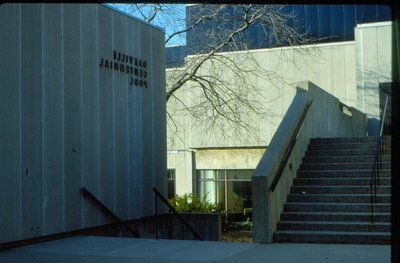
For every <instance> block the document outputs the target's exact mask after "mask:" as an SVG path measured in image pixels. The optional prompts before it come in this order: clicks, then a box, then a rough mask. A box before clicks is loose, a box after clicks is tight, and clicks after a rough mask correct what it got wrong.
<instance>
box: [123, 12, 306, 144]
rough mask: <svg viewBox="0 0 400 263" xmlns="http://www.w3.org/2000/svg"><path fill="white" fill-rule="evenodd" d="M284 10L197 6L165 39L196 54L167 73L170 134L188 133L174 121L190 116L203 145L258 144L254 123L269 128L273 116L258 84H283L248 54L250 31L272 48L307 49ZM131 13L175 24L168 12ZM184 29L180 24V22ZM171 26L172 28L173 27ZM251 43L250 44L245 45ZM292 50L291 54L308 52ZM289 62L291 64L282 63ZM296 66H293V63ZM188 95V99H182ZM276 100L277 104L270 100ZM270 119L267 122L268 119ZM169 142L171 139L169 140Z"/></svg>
mask: <svg viewBox="0 0 400 263" xmlns="http://www.w3.org/2000/svg"><path fill="white" fill-rule="evenodd" d="M284 7H285V6H283V5H253V4H239V5H207V4H205V5H198V6H196V12H194V13H193V14H190V17H188V21H189V22H188V23H186V24H184V26H183V29H182V28H181V29H179V30H175V31H173V32H172V33H170V34H169V35H167V36H166V44H167V45H168V43H169V42H170V41H171V40H172V39H174V38H176V37H180V36H182V35H184V34H187V35H189V34H190V36H192V37H193V38H194V41H196V42H197V45H196V49H195V50H190V51H189V52H190V53H191V54H192V55H190V56H188V57H187V58H186V60H185V66H184V67H183V68H180V69H176V70H170V71H169V72H168V74H167V75H168V80H167V91H166V100H167V103H168V106H169V107H168V109H169V112H168V113H167V114H168V125H169V131H170V133H171V134H173V136H174V137H176V138H180V139H181V140H182V141H184V140H185V138H182V137H183V135H182V134H181V135H182V136H180V135H179V134H180V133H179V131H180V130H181V129H187V128H188V127H187V123H186V122H185V121H184V120H178V119H179V115H181V116H184V112H188V113H190V115H191V121H190V125H191V126H192V129H193V127H195V128H194V130H196V131H197V132H198V135H199V136H201V137H202V140H203V142H206V141H207V140H208V139H209V138H211V137H214V139H215V140H221V139H226V138H223V137H226V136H228V137H230V138H235V140H236V141H238V140H239V141H240V140H243V143H245V142H246V141H249V139H250V138H251V140H252V141H259V140H260V138H258V134H259V132H258V128H259V127H257V124H256V123H254V121H253V120H254V119H257V118H258V119H263V120H266V121H268V122H271V121H272V119H271V117H273V116H272V115H273V113H272V111H271V109H270V106H269V105H267V103H266V102H268V101H270V100H271V99H274V98H271V97H268V92H267V93H266V91H265V90H263V88H262V87H260V84H259V83H260V81H256V82H255V81H254V80H255V79H263V80H267V81H270V82H274V83H275V84H276V88H279V87H280V85H283V84H288V80H286V79H284V78H283V77H281V76H280V75H279V74H277V72H274V71H271V70H267V69H265V67H264V66H263V65H262V64H261V63H260V61H259V60H258V59H257V58H256V56H257V54H255V53H254V52H252V51H251V49H252V48H254V45H253V43H252V42H251V38H249V37H248V35H249V34H250V32H251V31H257V36H258V38H259V39H262V41H264V42H266V43H269V45H270V46H272V47H279V46H294V45H296V46H297V45H304V44H310V43H311V42H312V40H311V39H308V38H307V37H306V32H304V31H303V32H297V31H296V30H295V29H294V28H293V27H292V26H291V23H293V21H294V19H296V17H295V14H293V13H288V12H285V11H284ZM129 8H130V9H131V10H130V11H128V12H131V13H132V12H135V13H136V14H138V13H139V14H140V15H141V16H142V17H141V18H142V19H144V20H146V21H148V22H152V21H155V18H156V16H158V15H163V16H164V17H163V20H164V21H175V22H178V21H179V20H178V18H177V16H176V13H174V12H173V8H171V7H170V6H163V5H159V4H154V5H149V4H147V5H138V4H135V5H130V7H129ZM180 22H181V23H183V21H180ZM175 24H176V23H175ZM249 40H250V41H249ZM309 50H310V49H305V50H302V49H297V51H296V52H309ZM286 59H293V58H286ZM293 62H295V61H293ZM185 93H186V94H188V93H190V94H191V96H190V99H188V98H187V96H185V95H184V94H185ZM275 99H276V98H275ZM268 118H269V119H268ZM170 139H171V138H170Z"/></svg>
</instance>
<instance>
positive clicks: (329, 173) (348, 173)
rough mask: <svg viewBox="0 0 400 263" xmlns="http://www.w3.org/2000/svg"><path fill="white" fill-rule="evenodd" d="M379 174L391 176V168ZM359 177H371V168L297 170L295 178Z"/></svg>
mask: <svg viewBox="0 0 400 263" xmlns="http://www.w3.org/2000/svg"><path fill="white" fill-rule="evenodd" d="M380 176H382V177H389V176H391V170H390V169H385V170H381V171H380ZM345 177H346V178H360V177H366V178H370V177H371V169H369V170H323V171H315V170H309V171H307V170H299V171H298V173H297V178H345Z"/></svg>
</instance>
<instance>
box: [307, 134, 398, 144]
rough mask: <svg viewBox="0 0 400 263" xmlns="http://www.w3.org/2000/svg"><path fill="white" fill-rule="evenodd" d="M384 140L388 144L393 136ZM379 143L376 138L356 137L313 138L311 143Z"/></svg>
mask: <svg viewBox="0 0 400 263" xmlns="http://www.w3.org/2000/svg"><path fill="white" fill-rule="evenodd" d="M382 138H383V140H384V141H385V142H387V143H390V142H391V141H392V136H390V135H389V136H384V137H382ZM365 142H375V143H376V142H377V137H376V136H367V137H355V138H311V139H310V143H365Z"/></svg>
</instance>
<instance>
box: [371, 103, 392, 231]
mask: <svg viewBox="0 0 400 263" xmlns="http://www.w3.org/2000/svg"><path fill="white" fill-rule="evenodd" d="M388 100H389V97H388V96H386V98H385V107H384V110H383V113H382V118H381V125H380V129H379V134H378V136H377V138H376V147H375V154H374V159H373V164H372V171H371V178H370V183H369V185H370V202H371V224H374V206H375V204H376V203H377V186H378V184H379V177H380V170H381V168H382V155H383V154H384V147H382V143H384V142H385V135H386V133H384V127H385V119H386V111H387V104H388Z"/></svg>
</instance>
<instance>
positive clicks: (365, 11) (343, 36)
mask: <svg viewBox="0 0 400 263" xmlns="http://www.w3.org/2000/svg"><path fill="white" fill-rule="evenodd" d="M205 7H206V8H205ZM207 7H209V8H207ZM215 8H216V5H208V6H207V5H187V6H186V26H187V27H190V26H191V25H192V24H193V22H194V21H195V19H194V18H195V17H196V16H197V17H198V16H199V14H200V13H204V12H207V10H209V12H211V11H212V10H213V9H215ZM282 11H283V12H284V13H287V14H290V13H292V12H293V14H294V15H295V16H294V17H293V19H290V20H289V21H288V23H289V26H291V27H292V28H294V29H295V30H296V31H297V32H298V33H301V34H306V36H307V37H308V38H313V39H316V43H324V42H325V43H326V42H339V41H351V40H354V27H355V26H356V25H357V24H362V23H372V22H380V21H390V20H392V18H391V9H390V6H388V5H376V4H375V5H348V4H343V5H328V4H314V5H306V4H296V5H287V6H285V7H284V8H283V10H282ZM234 13H235V8H234V6H233V5H227V6H226V7H224V8H223V9H222V10H221V11H220V16H219V17H220V18H219V19H223V18H224V16H233V15H234ZM231 26H234V25H229V24H225V25H224V26H222V27H221V23H219V21H218V19H217V20H215V19H213V20H208V21H204V22H203V23H201V24H200V25H198V26H197V27H196V30H195V31H193V30H191V31H189V32H188V33H187V35H186V46H174V47H167V49H166V56H167V57H166V62H167V67H179V66H183V63H184V58H185V56H187V55H190V54H194V53H199V52H202V51H204V50H205V48H206V47H207V45H209V41H210V39H209V38H208V37H207V36H204V35H203V34H201V32H202V31H204V32H207V30H208V29H209V28H213V32H215V33H216V34H219V35H223V34H224V32H225V33H226V32H228V31H229V28H228V27H231ZM263 30H264V29H263V27H262V26H261V25H257V24H254V25H252V26H251V27H250V28H249V29H248V30H247V31H246V33H245V34H244V41H246V46H247V48H249V49H259V48H271V47H276V46H282V45H283V44H282V43H279V44H278V45H277V42H276V41H275V40H274V39H273V37H270V38H268V37H266V34H265V33H264V32H263ZM271 35H272V34H271ZM224 51H228V50H224Z"/></svg>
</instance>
